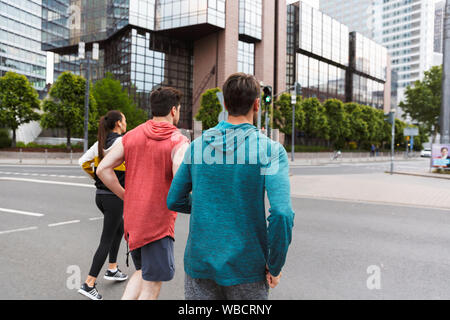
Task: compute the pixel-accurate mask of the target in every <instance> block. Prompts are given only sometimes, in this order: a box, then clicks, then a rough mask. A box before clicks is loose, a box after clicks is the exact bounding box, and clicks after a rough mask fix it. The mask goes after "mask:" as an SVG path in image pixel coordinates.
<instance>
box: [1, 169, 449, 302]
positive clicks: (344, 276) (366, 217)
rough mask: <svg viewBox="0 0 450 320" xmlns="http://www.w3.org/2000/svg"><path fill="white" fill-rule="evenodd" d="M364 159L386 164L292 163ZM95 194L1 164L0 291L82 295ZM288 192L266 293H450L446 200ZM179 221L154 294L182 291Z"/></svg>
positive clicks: (75, 181)
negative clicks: (170, 267) (279, 262)
mask: <svg viewBox="0 0 450 320" xmlns="http://www.w3.org/2000/svg"><path fill="white" fill-rule="evenodd" d="M419 163H420V161H419V162H417V165H420V164H419ZM384 165H386V164H384ZM405 165H408V166H409V165H415V164H409V163H406V164H405ZM368 168H371V169H370V170H373V171H374V172H380V170H384V169H385V168H384V167H383V164H374V165H373V164H368V165H367V166H366V167H364V166H355V165H354V166H347V165H342V166H323V167H317V168H315V167H314V168H306V167H305V168H295V169H293V170H292V171H293V173H294V174H295V170H301V172H302V174H305V172H308V173H310V174H325V173H327V172H328V174H329V173H330V172H341V173H342V172H347V171H349V172H353V173H354V172H359V170H361V169H362V170H369V169H368ZM377 170H378V171H377ZM298 172H300V171H298ZM366 173H367V172H366ZM3 178H8V179H6V180H5V179H3ZM49 182H51V183H49ZM53 182H55V183H53ZM94 197H95V189H94V188H92V182H91V181H90V179H89V178H87V176H85V175H84V174H83V173H82V172H81V171H80V169H78V168H76V167H31V166H27V167H25V166H22V167H17V166H0V246H1V253H2V254H1V255H0V266H1V267H0V288H1V289H0V299H85V298H84V297H82V296H81V295H79V294H78V293H77V292H76V288H75V287H76V284H77V281H83V280H84V278H85V277H86V275H87V272H88V270H89V267H90V263H91V259H92V256H93V254H94V251H95V249H96V246H97V244H98V240H99V238H100V232H101V225H102V219H101V213H100V212H99V211H98V209H97V208H96V206H95V203H94ZM292 201H293V206H294V210H295V212H296V218H295V226H294V230H293V241H292V245H291V247H290V251H289V255H288V259H287V263H286V266H285V268H284V270H283V277H282V281H281V283H280V285H279V286H278V287H277V288H276V289H274V290H272V291H271V295H270V297H271V298H272V299H295V300H297V299H450V290H448V288H449V287H450V277H449V273H450V249H449V248H450V245H449V243H450V208H449V210H434V209H424V208H413V207H407V206H386V205H378V204H368V203H359V202H344V201H328V200H317V199H316V200H314V199H299V198H293V199H292ZM11 209H12V210H16V211H13V212H11V211H8V210H11ZM2 210H3V211H2ZM188 223H189V216H186V215H179V216H178V219H177V222H176V228H175V233H176V242H175V260H176V270H177V271H176V275H175V278H174V280H172V281H171V282H169V283H167V284H165V285H164V286H163V289H162V291H161V296H160V298H161V299H183V298H184V295H183V279H184V272H183V251H184V246H185V243H186V238H187V231H188ZM125 252H126V248H125V242H123V243H122V246H121V252H120V253H119V265H120V268H121V269H122V271H124V272H126V273H129V274H131V273H132V272H133V271H134V268H133V266H132V264H131V265H130V267H129V268H127V267H126V266H125ZM368 268H369V271H371V272H372V271H373V270H374V269H373V268H375V269H376V270H378V271H379V273H377V275H379V278H377V279H379V284H380V287H379V289H373V290H370V289H369V288H368V286H367V281H368V279H369V280H370V279H373V278H372V276H373V275H374V274H372V273H370V274H369V273H368ZM370 268H372V269H370ZM78 271H80V276H78ZM378 271H377V272H378ZM369 277H370V278H369ZM371 283H372V282H371ZM377 283H378V282H377ZM74 285H75V287H74ZM98 288H99V290H100V292H101V293H102V294H103V295H104V298H105V299H108V300H111V299H120V297H121V294H122V292H123V290H124V288H125V284H124V283H121V284H117V283H110V282H108V281H106V280H103V279H102V278H99V279H98Z"/></svg>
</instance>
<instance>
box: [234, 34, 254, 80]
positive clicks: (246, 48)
mask: <svg viewBox="0 0 450 320" xmlns="http://www.w3.org/2000/svg"><path fill="white" fill-rule="evenodd" d="M238 50H239V51H238V72H244V73H247V74H253V75H254V74H255V44H254V43H247V42H244V41H239V44H238Z"/></svg>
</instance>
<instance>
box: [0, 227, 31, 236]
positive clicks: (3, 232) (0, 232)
mask: <svg viewBox="0 0 450 320" xmlns="http://www.w3.org/2000/svg"><path fill="white" fill-rule="evenodd" d="M37 228H38V227H30V228H22V229H14V230H6V231H0V234H7V233H13V232H21V231H29V230H36V229H37Z"/></svg>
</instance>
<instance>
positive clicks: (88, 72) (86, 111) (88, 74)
mask: <svg viewBox="0 0 450 320" xmlns="http://www.w3.org/2000/svg"><path fill="white" fill-rule="evenodd" d="M86 58H87V70H86V92H85V97H84V152H85V153H86V151H87V150H88V139H89V132H88V129H89V91H90V79H91V59H90V57H89V55H86Z"/></svg>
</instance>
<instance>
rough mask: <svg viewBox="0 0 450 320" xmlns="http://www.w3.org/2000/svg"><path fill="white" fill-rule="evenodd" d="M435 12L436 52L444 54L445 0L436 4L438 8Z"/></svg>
mask: <svg viewBox="0 0 450 320" xmlns="http://www.w3.org/2000/svg"><path fill="white" fill-rule="evenodd" d="M434 12H435V15H434V52H437V53H444V16H445V1H444V0H443V1H439V2H436V8H435V11H434Z"/></svg>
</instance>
